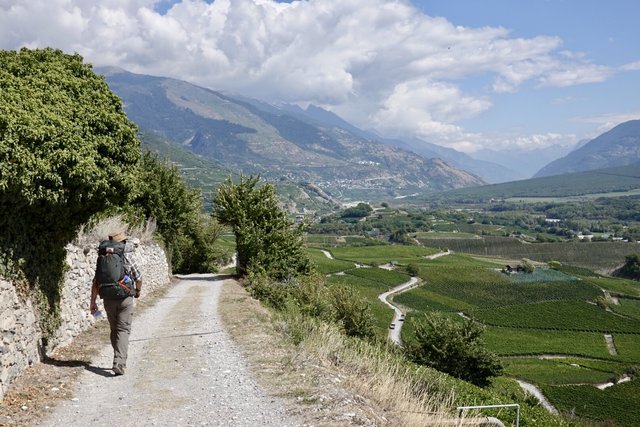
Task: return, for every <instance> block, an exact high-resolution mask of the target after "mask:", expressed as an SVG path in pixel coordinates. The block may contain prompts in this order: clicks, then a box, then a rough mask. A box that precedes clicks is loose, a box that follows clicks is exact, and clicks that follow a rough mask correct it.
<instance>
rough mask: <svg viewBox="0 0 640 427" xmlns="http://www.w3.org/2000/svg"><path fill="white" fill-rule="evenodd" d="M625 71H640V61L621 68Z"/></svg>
mask: <svg viewBox="0 0 640 427" xmlns="http://www.w3.org/2000/svg"><path fill="white" fill-rule="evenodd" d="M620 68H621V69H622V70H624V71H640V61H635V62H631V63H629V64H625V65H623V66H622V67H620Z"/></svg>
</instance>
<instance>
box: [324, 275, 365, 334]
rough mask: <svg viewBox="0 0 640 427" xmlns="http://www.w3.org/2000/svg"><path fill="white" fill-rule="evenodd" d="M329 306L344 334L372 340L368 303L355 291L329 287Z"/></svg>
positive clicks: (340, 287) (341, 287)
mask: <svg viewBox="0 0 640 427" xmlns="http://www.w3.org/2000/svg"><path fill="white" fill-rule="evenodd" d="M331 305H332V306H333V308H334V310H335V320H336V321H337V322H338V323H339V324H340V325H341V326H342V327H343V329H344V332H345V334H347V335H348V336H351V337H358V338H373V336H374V335H375V332H374V318H373V315H372V314H371V309H370V308H369V303H368V302H367V301H366V300H365V299H364V298H362V297H361V296H360V295H358V293H357V292H356V291H355V290H353V289H351V288H347V287H345V286H333V287H331Z"/></svg>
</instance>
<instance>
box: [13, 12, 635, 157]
mask: <svg viewBox="0 0 640 427" xmlns="http://www.w3.org/2000/svg"><path fill="white" fill-rule="evenodd" d="M639 16H640V2H637V1H635V0H610V1H607V2H604V1H600V0H482V1H478V0H475V1H474V0H349V1H344V0H306V1H286V2H284V1H281V2H276V1H274V0H215V1H204V0H102V1H92V0H31V1H29V2H24V1H21V0H0V48H3V49H19V48H21V47H23V46H27V47H31V48H36V47H45V46H53V47H56V48H60V49H62V50H65V51H68V52H78V53H80V54H81V55H83V56H84V58H85V59H86V60H87V61H89V62H91V63H93V64H95V65H114V66H120V67H122V68H124V69H127V70H129V71H132V72H137V73H145V74H152V75H161V76H169V77H174V78H178V79H183V80H187V81H190V82H192V83H195V84H198V85H201V86H206V87H209V88H212V89H215V90H221V91H227V92H230V93H239V94H242V95H245V96H250V97H255V98H259V99H262V100H265V101H270V102H274V103H278V102H286V103H297V104H299V105H301V106H306V105H308V104H315V105H318V106H321V107H324V108H326V109H328V110H331V111H333V112H335V113H337V114H339V115H341V116H342V117H343V118H345V119H346V120H348V121H351V122H352V123H354V124H355V125H357V126H359V127H362V128H365V129H376V130H377V131H378V132H380V133H381V134H384V135H387V136H393V137H418V138H421V139H423V140H425V141H429V142H432V143H436V144H440V145H443V146H448V147H452V148H456V149H458V150H461V151H466V152H469V153H471V154H473V153H474V152H475V153H479V152H480V151H481V150H510V149H513V150H516V149H517V150H534V149H541V148H548V147H556V148H557V147H569V146H571V145H572V144H575V143H577V142H579V141H581V140H583V139H590V138H593V137H595V136H597V135H599V134H600V133H602V132H604V131H606V130H608V129H610V128H611V127H613V126H615V125H616V124H619V123H621V122H623V121H627V120H631V119H640V47H638V41H639V40H640V25H638V24H637V22H636V21H637V18H638V17H639Z"/></svg>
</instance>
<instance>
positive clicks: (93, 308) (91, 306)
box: [89, 301, 98, 314]
mask: <svg viewBox="0 0 640 427" xmlns="http://www.w3.org/2000/svg"><path fill="white" fill-rule="evenodd" d="M89 310H90V311H91V314H94V313H95V312H96V311H98V303H97V302H95V301H91V304H89Z"/></svg>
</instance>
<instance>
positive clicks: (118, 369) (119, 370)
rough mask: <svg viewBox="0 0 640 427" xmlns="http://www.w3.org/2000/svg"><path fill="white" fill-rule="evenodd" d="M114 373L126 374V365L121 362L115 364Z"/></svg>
mask: <svg viewBox="0 0 640 427" xmlns="http://www.w3.org/2000/svg"><path fill="white" fill-rule="evenodd" d="M113 373H114V374H116V375H124V365H121V364H120V363H118V364H117V365H113Z"/></svg>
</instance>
